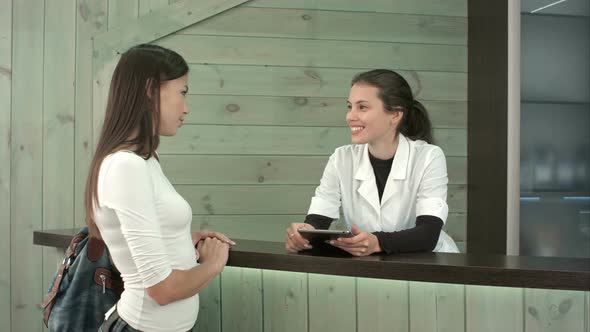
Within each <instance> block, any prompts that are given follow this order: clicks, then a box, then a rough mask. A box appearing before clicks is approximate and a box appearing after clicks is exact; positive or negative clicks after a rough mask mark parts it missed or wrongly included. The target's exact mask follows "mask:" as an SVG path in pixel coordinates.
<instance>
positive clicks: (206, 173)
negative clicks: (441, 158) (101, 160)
mask: <svg viewBox="0 0 590 332" xmlns="http://www.w3.org/2000/svg"><path fill="white" fill-rule="evenodd" d="M327 162H328V157H327V156H305V155H301V156H281V155H242V156H238V155H196V154H186V155H181V154H160V163H161V165H162V169H163V170H164V172H165V173H166V176H167V177H168V179H169V180H170V181H171V182H172V183H174V184H319V181H320V178H321V176H322V173H323V170H324V167H325V166H326V163H327ZM447 168H448V173H449V183H450V184H466V183H467V181H466V179H465V177H466V176H465V175H466V173H467V158H466V157H447ZM211 170H215V172H211Z"/></svg>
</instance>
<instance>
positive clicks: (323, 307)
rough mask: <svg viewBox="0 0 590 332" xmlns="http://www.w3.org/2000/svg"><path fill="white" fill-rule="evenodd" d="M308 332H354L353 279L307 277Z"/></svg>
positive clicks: (354, 280) (354, 289)
mask: <svg viewBox="0 0 590 332" xmlns="http://www.w3.org/2000/svg"><path fill="white" fill-rule="evenodd" d="M308 285H309V286H308V297H309V316H308V317H309V332H323V331H339V332H355V331H356V326H357V319H356V311H357V308H356V302H357V299H356V278H351V277H337V276H329V275H322V274H311V273H310V274H308Z"/></svg>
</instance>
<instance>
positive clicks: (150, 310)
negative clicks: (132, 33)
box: [85, 45, 234, 332]
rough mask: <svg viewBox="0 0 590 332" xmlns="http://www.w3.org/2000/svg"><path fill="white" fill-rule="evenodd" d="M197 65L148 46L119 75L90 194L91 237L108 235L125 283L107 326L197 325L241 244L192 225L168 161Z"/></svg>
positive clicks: (132, 53)
mask: <svg viewBox="0 0 590 332" xmlns="http://www.w3.org/2000/svg"><path fill="white" fill-rule="evenodd" d="M188 71H189V67H188V65H187V63H186V62H185V60H184V59H183V58H182V57H181V56H180V55H179V54H177V53H176V52H174V51H171V50H169V49H165V48H162V47H159V46H155V45H138V46H135V47H133V48H131V49H129V50H128V51H126V52H125V53H123V54H122V55H121V58H120V60H119V62H118V64H117V67H116V68H115V71H114V73H113V77H112V80H111V85H110V90H109V97H108V103H107V109H106V114H105V119H104V124H103V127H102V132H101V135H100V138H99V141H98V144H97V147H96V152H95V154H94V158H93V160H92V163H91V165H90V172H89V174H88V180H87V184H86V195H85V205H86V223H87V225H88V228H89V231H90V236H92V237H99V238H102V239H103V241H104V242H105V244H106V245H107V247H108V249H109V251H110V254H111V258H112V261H113V263H114V264H115V266H116V267H117V269H118V270H119V271H120V272H121V276H122V278H123V282H124V287H125V290H124V291H123V293H122V295H121V299H120V300H119V302H118V303H117V305H116V306H115V307H113V308H112V309H111V310H110V311H109V312H108V313H107V317H106V318H108V319H107V320H106V321H105V323H103V325H102V326H101V331H115V332H116V331H137V330H140V331H189V330H191V329H192V328H193V326H194V325H195V322H196V320H197V314H198V311H199V297H198V293H199V291H200V290H201V289H203V288H204V287H205V286H206V285H207V284H208V283H209V282H210V281H211V280H213V278H215V276H217V275H218V274H219V273H221V271H222V270H223V267H224V266H225V264H226V261H227V257H228V250H229V246H231V245H233V244H234V243H233V242H232V241H231V240H229V239H228V238H227V237H226V236H224V235H223V234H220V233H216V232H209V231H200V232H191V220H192V211H191V208H190V206H189V204H188V203H187V202H186V201H185V200H184V199H183V198H182V197H181V196H180V195H179V194H178V193H177V192H176V191H175V190H174V187H173V186H172V185H171V184H170V182H169V181H168V179H167V178H166V176H165V175H164V173H163V172H162V169H161V168H160V163H159V159H158V154H157V152H156V150H157V148H158V145H159V143H160V136H161V135H162V136H173V135H175V134H176V130H177V129H178V128H179V127H180V126H181V125H182V123H183V121H184V119H185V116H186V115H187V114H188V108H187V105H186V102H185V95H186V94H187V92H188ZM195 246H197V248H196V249H195ZM197 250H198V251H197ZM197 255H199V256H200V258H199V257H198V256H197ZM197 258H199V259H200V264H197Z"/></svg>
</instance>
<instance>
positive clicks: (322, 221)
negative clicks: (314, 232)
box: [304, 214, 334, 229]
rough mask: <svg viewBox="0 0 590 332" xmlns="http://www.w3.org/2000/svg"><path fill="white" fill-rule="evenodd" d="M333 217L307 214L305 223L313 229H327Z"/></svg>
mask: <svg viewBox="0 0 590 332" xmlns="http://www.w3.org/2000/svg"><path fill="white" fill-rule="evenodd" d="M333 220H334V219H332V218H330V217H326V216H322V215H319V214H308V215H307V216H306V217H305V221H304V222H305V223H306V224H310V225H312V226H313V227H314V228H315V229H328V228H330V224H331V223H332V221H333Z"/></svg>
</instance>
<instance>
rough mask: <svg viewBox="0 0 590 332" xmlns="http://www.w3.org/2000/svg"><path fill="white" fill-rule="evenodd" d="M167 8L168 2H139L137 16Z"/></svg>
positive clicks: (166, 0)
mask: <svg viewBox="0 0 590 332" xmlns="http://www.w3.org/2000/svg"><path fill="white" fill-rule="evenodd" d="M166 7H168V0H139V16H144V15H147V14H150V13H152V12H155V11H157V10H159V9H162V8H166Z"/></svg>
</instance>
